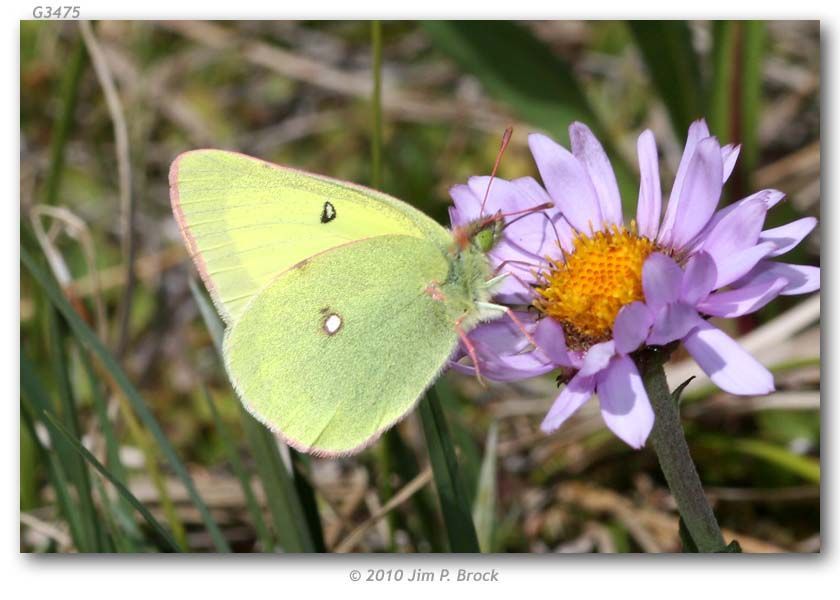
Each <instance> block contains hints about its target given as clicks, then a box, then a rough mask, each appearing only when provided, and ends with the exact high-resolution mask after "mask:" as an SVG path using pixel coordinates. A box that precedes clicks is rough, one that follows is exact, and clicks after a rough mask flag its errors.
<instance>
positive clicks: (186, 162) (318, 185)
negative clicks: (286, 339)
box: [169, 150, 448, 324]
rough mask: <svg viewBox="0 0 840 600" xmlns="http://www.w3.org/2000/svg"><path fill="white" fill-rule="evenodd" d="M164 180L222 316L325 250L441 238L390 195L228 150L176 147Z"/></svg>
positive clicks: (233, 316) (235, 313) (443, 238)
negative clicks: (369, 241) (390, 239)
mask: <svg viewBox="0 0 840 600" xmlns="http://www.w3.org/2000/svg"><path fill="white" fill-rule="evenodd" d="M169 182H170V195H171V200H172V208H173V212H174V214H175V218H176V220H177V221H178V225H179V227H180V229H181V232H182V234H183V235H184V238H185V240H186V243H187V247H188V249H189V251H190V254H191V255H192V257H193V259H194V260H195V263H196V265H197V267H198V270H199V272H200V274H201V277H202V279H203V280H204V283H205V285H206V286H207V289H208V291H209V292H210V294H211V296H212V298H213V301H214V303H215V304H216V306H217V308H218V309H219V311H220V313H221V314H222V317H223V318H224V319H225V321H226V322H227V323H228V324H231V323H233V322H235V321H236V320H237V319H238V318H239V317H240V316H241V315H242V313H243V311H244V309H245V307H246V306H247V305H248V303H249V302H250V301H251V300H252V299H253V298H254V296H256V295H257V293H258V292H259V291H260V290H261V289H262V288H263V287H265V286H266V285H267V284H268V283H269V282H270V281H271V280H272V279H274V278H275V277H276V276H277V275H278V274H279V273H282V272H283V271H284V270H286V269H288V268H289V267H291V266H293V265H295V264H297V263H299V262H300V261H302V260H304V259H306V258H308V257H311V256H313V255H316V254H318V253H320V252H323V251H325V250H329V249H330V248H334V247H338V246H341V245H344V244H347V243H350V242H354V241H358V240H362V239H366V238H370V237H375V236H383V235H394V234H399V235H403V236H410V237H415V238H423V239H427V240H432V241H433V242H434V243H436V244H438V245H445V244H446V243H447V241H448V236H447V233H446V230H445V229H443V228H442V227H441V226H440V225H438V224H437V223H435V222H434V221H433V220H431V219H429V218H428V217H427V216H425V215H424V214H423V213H421V212H420V211H417V210H415V209H414V208H412V207H411V206H409V205H407V204H405V203H403V202H400V201H399V200H396V199H394V198H391V197H390V196H387V195H385V194H381V193H379V192H376V191H374V190H370V189H367V188H363V187H361V186H356V185H354V184H350V183H347V182H342V181H338V180H333V179H329V178H326V177H322V176H318V175H312V174H309V173H305V172H302V171H297V170H294V169H287V168H284V167H280V166H277V165H273V164H271V163H267V162H264V161H262V160H258V159H255V158H251V157H248V156H245V155H242V154H237V153H233V152H225V151H221V150H196V151H193V152H187V153H185V154H182V155H181V156H179V157H178V158H177V159H176V160H175V162H174V163H173V164H172V169H171V171H170V175H169Z"/></svg>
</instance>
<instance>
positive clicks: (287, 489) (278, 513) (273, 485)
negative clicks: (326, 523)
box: [240, 403, 315, 552]
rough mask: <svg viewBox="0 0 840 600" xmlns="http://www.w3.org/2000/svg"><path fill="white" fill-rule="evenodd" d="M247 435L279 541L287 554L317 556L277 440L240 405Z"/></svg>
mask: <svg viewBox="0 0 840 600" xmlns="http://www.w3.org/2000/svg"><path fill="white" fill-rule="evenodd" d="M240 407H241V410H242V419H243V424H244V426H245V435H246V436H247V437H248V442H249V443H250V444H251V448H252V449H253V451H254V460H255V461H256V464H257V472H258V473H259V475H260V479H261V480H262V484H263V489H264V490H265V496H266V500H267V502H268V508H269V510H270V511H271V517H272V520H273V521H274V532H275V534H276V536H277V541H278V542H279V544H280V546H281V547H282V548H283V550H285V551H286V552H314V551H315V544H314V542H313V541H312V536H311V535H310V532H309V527H308V524H307V520H306V516H305V512H304V510H303V507H302V505H301V502H300V499H299V498H298V495H297V489H296V488H295V485H294V481H293V480H292V476H291V474H290V473H289V471H288V470H287V469H286V465H285V464H284V463H283V459H282V458H281V456H280V450H279V448H278V447H277V440H276V438H275V437H274V434H272V433H271V432H270V431H269V430H268V429H266V427H265V426H264V425H263V424H262V423H260V422H259V421H257V420H256V419H255V418H254V417H252V416H251V414H250V413H249V412H248V411H247V410H245V408H244V407H243V406H242V403H240Z"/></svg>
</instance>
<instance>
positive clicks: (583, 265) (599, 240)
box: [534, 223, 657, 350]
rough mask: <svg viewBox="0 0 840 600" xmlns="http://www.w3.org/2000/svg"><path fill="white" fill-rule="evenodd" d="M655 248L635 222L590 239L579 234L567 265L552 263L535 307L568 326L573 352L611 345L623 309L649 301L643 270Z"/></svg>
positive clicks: (540, 286)
mask: <svg viewBox="0 0 840 600" xmlns="http://www.w3.org/2000/svg"><path fill="white" fill-rule="evenodd" d="M656 249H657V246H656V243H655V242H654V241H653V240H650V239H648V238H646V237H641V236H640V235H638V234H637V233H636V227H635V223H633V224H631V226H630V229H626V228H624V227H618V226H613V228H612V230H610V231H606V232H604V231H599V232H598V233H596V234H594V235H593V236H591V237H588V236H585V235H582V234H578V235H577V237H576V238H575V240H574V250H573V251H572V253H571V254H569V255H566V256H564V258H565V260H564V261H558V260H554V259H551V258H549V259H548V260H549V263H550V265H551V266H550V267H549V269H548V270H547V271H545V272H543V273H541V274H540V279H541V282H540V284H539V285H538V286H537V289H536V291H537V294H538V296H539V297H538V299H537V300H536V301H535V302H534V306H535V307H536V308H537V309H538V310H539V311H540V312H542V313H543V314H545V315H547V316H549V317H551V318H553V319H555V320H556V321H558V322H559V323H561V324H562V325H563V329H564V331H565V333H566V343H567V345H568V346H569V347H570V348H573V349H576V350H582V349H586V348H589V347H590V346H592V345H593V344H597V343H599V342H604V341H607V340H609V339H610V338H611V337H612V327H613V323H614V322H615V317H616V315H618V311H619V310H620V309H621V307H622V306H624V305H625V304H630V303H631V302H635V301H636V300H643V299H644V293H643V291H642V265H644V262H645V259H646V258H647V257H648V255H650V253H651V252H654V251H655V250H656Z"/></svg>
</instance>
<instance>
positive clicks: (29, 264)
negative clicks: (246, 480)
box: [20, 247, 230, 552]
mask: <svg viewBox="0 0 840 600" xmlns="http://www.w3.org/2000/svg"><path fill="white" fill-rule="evenodd" d="M20 259H21V262H22V263H23V265H24V267H26V270H27V271H29V273H30V275H32V277H33V279H35V281H36V283H37V284H38V285H39V286H40V287H41V289H42V290H43V291H44V292H45V293H46V295H47V297H48V298H49V300H50V302H51V303H52V305H53V306H55V308H56V309H57V310H58V311H59V312H60V313H61V315H62V316H63V317H64V319H65V320H66V321H67V324H68V325H69V326H70V328H71V329H72V330H73V332H74V333H75V335H76V337H77V338H78V340H79V342H80V343H81V344H83V345H84V346H85V347H86V348H88V349H89V350H90V351H91V352H93V354H95V355H96V356H97V358H98V359H99V360H100V361H101V362H102V365H103V366H104V367H105V369H106V370H107V371H108V373H109V374H110V375H111V377H113V379H114V381H116V383H117V385H118V386H119V387H120V389H122V391H123V392H124V393H125V396H126V398H127V399H128V401H129V403H130V404H131V406H132V408H133V409H134V411H135V412H136V413H137V416H138V417H140V419H141V420H142V421H143V423H144V424H145V425H146V427H147V428H148V429H149V431H150V432H151V434H152V435H153V436H154V438H155V441H156V442H157V445H158V447H159V448H160V450H161V452H163V455H164V456H165V457H166V459H167V461H168V462H169V465H170V466H171V467H172V470H173V471H174V472H175V474H176V475H177V476H178V478H179V479H180V480H181V481H182V482H183V484H184V487H185V488H186V490H187V493H188V494H189V496H190V498H191V499H192V502H193V504H194V505H195V507H196V508H197V509H198V512H199V514H200V515H201V517H202V520H203V521H204V524H205V526H206V527H207V531H208V533H209V534H210V537H211V539H212V540H213V543H214V545H215V546H216V549H217V550H218V551H219V552H229V551H230V547H229V546H228V543H227V540H225V537H224V535H222V532H221V530H220V529H219V526H218V525H217V524H216V520H215V519H214V518H213V516H212V515H211V514H210V510H209V509H208V508H207V505H206V504H205V502H204V500H202V498H201V496H200V495H199V493H198V490H197V489H196V487H195V484H194V483H193V480H192V478H191V477H190V474H189V471H187V468H186V467H185V466H184V463H182V462H181V460H180V459H179V458H178V455H177V454H176V452H175V448H173V447H172V444H171V443H170V442H169V440H168V439H167V437H166V435H165V434H164V433H163V430H162V429H161V428H160V425H159V424H158V422H157V420H156V419H155V417H154V415H153V414H152V412H151V410H149V407H148V405H147V404H146V402H145V401H144V400H143V398H142V396H140V393H139V392H138V391H137V388H135V387H134V384H132V383H131V381H130V380H129V379H128V376H127V375H126V374H125V371H123V370H122V368H121V367H120V366H119V364H117V361H116V360H115V359H114V357H113V356H112V355H111V353H110V352H109V351H108V349H107V348H105V345H104V344H103V343H102V342H101V341H100V340H99V338H97V337H96V334H94V333H93V331H91V330H90V328H89V327H88V326H87V325H86V324H85V323H84V321H82V320H81V319H80V318H79V315H77V314H76V311H75V310H74V309H73V307H72V306H71V305H70V303H69V302H68V301H67V299H66V298H65V297H64V295H63V294H62V293H61V291H60V290H59V289H58V288H57V287H56V286H55V284H54V283H53V282H52V280H51V279H50V277H49V276H48V275H46V273H44V271H42V270H41V268H40V267H39V266H38V265H37V264H36V262H35V259H34V258H33V257H32V256H31V255H30V254H29V252H28V251H27V250H26V249H25V248H23V247H22V248H21V249H20Z"/></svg>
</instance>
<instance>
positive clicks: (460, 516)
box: [420, 387, 480, 552]
mask: <svg viewBox="0 0 840 600" xmlns="http://www.w3.org/2000/svg"><path fill="white" fill-rule="evenodd" d="M420 418H421V420H422V421H423V431H424V433H425V435H426V444H427V445H428V448H429V460H430V462H431V464H432V472H433V473H434V477H435V486H436V487H437V492H438V499H439V500H440V508H441V512H442V513H443V521H444V524H445V525H446V531H447V536H448V538H449V548H450V551H451V552H480V548H479V545H478V536H477V535H476V532H475V527H474V525H473V521H472V514H471V512H470V505H469V502H468V500H467V494H466V491H465V489H464V485H463V482H462V481H461V476H460V474H459V471H458V461H457V459H456V457H455V447H454V445H453V444H452V439H451V437H450V435H449V428H448V427H447V424H446V419H445V417H444V415H443V411H442V410H441V408H440V400H439V399H438V396H437V392H436V391H435V389H434V387H432V388H430V389H429V391H428V392H426V397H425V398H424V399H423V400H422V401H421V402H420Z"/></svg>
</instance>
